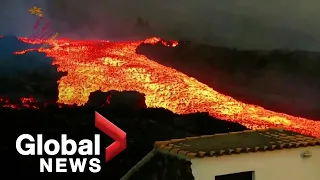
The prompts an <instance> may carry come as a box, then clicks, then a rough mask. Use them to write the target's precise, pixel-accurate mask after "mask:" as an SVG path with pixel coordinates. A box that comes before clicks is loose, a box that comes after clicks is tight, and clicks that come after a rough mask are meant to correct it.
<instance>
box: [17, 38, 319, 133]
mask: <svg viewBox="0 0 320 180" xmlns="http://www.w3.org/2000/svg"><path fill="white" fill-rule="evenodd" d="M20 39H21V40H23V41H25V42H28V39H26V38H20ZM158 41H159V39H158V38H151V39H147V40H145V42H148V43H155V42H158ZM142 42H143V41H135V42H108V41H73V40H51V41H49V42H48V43H49V44H51V45H52V46H53V47H52V48H49V49H38V50H39V51H40V52H45V53H47V55H48V56H50V57H54V59H55V60H54V62H53V64H56V65H59V67H58V70H59V71H66V72H68V75H67V76H64V77H62V78H61V79H60V80H59V102H60V103H65V104H73V103H76V104H78V105H83V104H84V103H86V102H87V101H88V97H89V94H90V93H91V92H94V91H96V90H99V89H101V90H102V91H110V90H118V91H123V90H133V91H138V92H140V93H144V94H145V95H146V104H147V106H148V107H163V108H166V109H169V110H171V111H173V112H175V113H178V114H186V113H192V112H199V111H200V112H205V111H206V112H209V113H210V115H212V116H214V117H217V118H221V119H225V120H229V121H233V122H238V123H240V124H243V125H245V126H247V127H248V128H251V129H261V128H270V127H283V128H285V129H288V130H293V131H296V132H300V133H303V134H308V135H312V136H316V137H320V122H319V121H318V122H317V121H312V120H308V119H304V118H299V117H293V116H290V115H286V114H283V113H276V112H272V111H269V110H266V109H263V108H262V107H259V106H256V105H251V104H244V103H242V102H239V101H236V100H235V99H233V98H231V97H229V96H225V95H222V94H220V93H218V92H217V91H215V90H213V89H212V88H210V87H208V86H207V85H205V84H203V83H200V82H199V81H197V80H196V79H194V78H191V77H188V76H187V75H185V74H183V73H181V72H179V71H177V70H175V69H173V68H170V67H166V66H163V65H161V64H158V63H156V62H154V61H152V60H151V59H148V58H147V57H145V56H143V55H138V54H136V51H135V50H136V48H137V46H138V45H140V44H141V43H142ZM29 43H30V42H29ZM33 43H38V42H33ZM163 43H164V42H163ZM164 45H167V46H169V44H166V43H164ZM176 45H177V43H173V44H172V45H171V46H176ZM24 52H26V51H23V52H18V53H17V54H21V53H24Z"/></svg>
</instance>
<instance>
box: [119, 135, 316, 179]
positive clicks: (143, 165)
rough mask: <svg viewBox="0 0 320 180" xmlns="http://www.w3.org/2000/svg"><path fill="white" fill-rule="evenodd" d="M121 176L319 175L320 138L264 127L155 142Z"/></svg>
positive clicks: (230, 177) (287, 177)
mask: <svg viewBox="0 0 320 180" xmlns="http://www.w3.org/2000/svg"><path fill="white" fill-rule="evenodd" d="M121 180H320V139H317V138H314V137H310V136H306V135H302V134H298V133H295V132H290V131H286V130H282V129H265V130H249V131H241V132H230V133H226V134H215V135H206V136H200V137H190V138H185V139H174V140H169V141H160V142H155V145H154V149H153V150H152V151H151V152H150V153H149V154H148V155H147V156H145V157H144V158H143V159H142V160H141V161H140V162H139V163H138V164H137V165H136V166H134V167H133V168H132V169H131V170H130V171H129V172H128V173H127V174H126V175H125V176H124V177H123V178H122V179H121Z"/></svg>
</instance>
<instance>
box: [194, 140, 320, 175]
mask: <svg viewBox="0 0 320 180" xmlns="http://www.w3.org/2000/svg"><path fill="white" fill-rule="evenodd" d="M307 150H309V151H310V152H311V153H312V156H311V157H309V158H301V153H303V152H305V151H307ZM191 162H192V165H191V169H192V173H193V176H194V178H195V180H214V179H215V176H217V175H223V174H232V173H238V172H245V171H255V175H254V176H255V177H254V180H320V146H315V147H306V148H294V149H285V150H275V151H269V152H257V153H246V154H239V155H225V156H221V157H206V158H196V159H192V160H191Z"/></svg>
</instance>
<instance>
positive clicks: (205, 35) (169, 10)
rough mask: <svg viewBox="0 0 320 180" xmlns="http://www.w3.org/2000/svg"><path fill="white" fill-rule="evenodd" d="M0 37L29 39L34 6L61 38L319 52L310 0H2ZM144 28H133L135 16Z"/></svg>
mask: <svg viewBox="0 0 320 180" xmlns="http://www.w3.org/2000/svg"><path fill="white" fill-rule="evenodd" d="M0 5H1V6H0V7H1V8H2V11H1V12H0V14H1V18H0V22H1V25H2V27H1V28H0V34H14V35H19V36H21V35H23V36H26V35H29V34H31V32H32V24H34V22H35V20H36V17H34V16H33V15H30V14H28V12H27V9H28V8H30V7H32V6H34V5H37V6H39V7H42V8H43V11H44V14H45V17H46V18H48V19H49V20H50V21H51V22H52V26H53V29H54V30H56V31H57V32H59V33H60V35H61V37H70V38H84V39H110V40H124V39H133V38H139V37H140V38H143V37H145V36H151V35H159V36H163V37H167V38H173V39H180V38H183V39H192V40H198V41H204V42H207V43H211V44H214V45H223V46H230V47H235V48H242V49H277V48H285V49H303V50H313V51H319V49H320V45H319V44H320V34H319V32H320V31H319V29H320V28H319V27H320V21H318V18H317V17H319V11H318V10H317V7H319V5H320V2H319V1H316V0H306V1H299V0H280V1H279V0H277V1H276V0H270V1H267V2H260V1H254V0H245V1H241V2H240V1H235V0H225V1H221V0H211V1H209V0H199V1H194V2H185V1H182V0H175V1H168V0H165V1H155V2H153V1H152V2H151V1H148V0H135V1H125V0H96V1H94V2H92V1H88V0H83V1H81V3H79V1H76V0H68V1H65V0H48V1H35V0H31V1H22V0H11V1H2V2H1V4H0ZM139 16H140V17H142V19H143V20H146V21H148V22H149V24H150V27H149V26H147V27H145V26H143V27H137V26H136V25H137V18H138V17H139Z"/></svg>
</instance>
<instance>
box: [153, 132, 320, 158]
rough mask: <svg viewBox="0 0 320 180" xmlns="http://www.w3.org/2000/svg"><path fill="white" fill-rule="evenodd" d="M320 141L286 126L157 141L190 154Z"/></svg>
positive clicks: (269, 148) (160, 147)
mask: <svg viewBox="0 0 320 180" xmlns="http://www.w3.org/2000/svg"><path fill="white" fill-rule="evenodd" d="M316 145H320V139H317V138H314V137H311V136H306V135H302V134H298V133H295V132H290V131H286V130H282V129H265V130H247V131H240V132H230V133H225V134H214V135H206V136H199V137H189V138H184V139H173V140H169V141H157V142H155V144H154V146H155V149H156V150H162V151H163V150H164V151H167V152H170V153H173V154H179V155H182V156H187V157H189V158H195V157H204V156H221V155H228V154H239V153H248V152H259V151H272V150H277V149H286V148H298V147H306V146H316Z"/></svg>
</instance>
